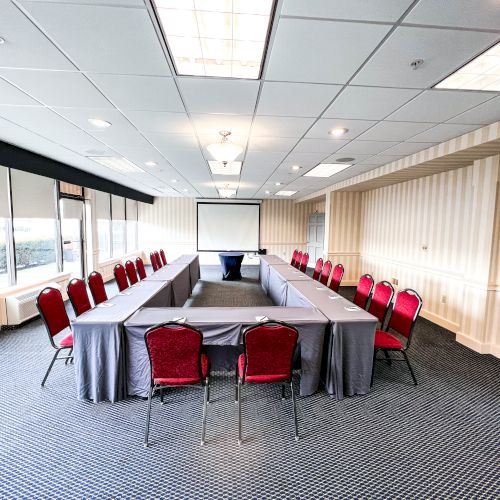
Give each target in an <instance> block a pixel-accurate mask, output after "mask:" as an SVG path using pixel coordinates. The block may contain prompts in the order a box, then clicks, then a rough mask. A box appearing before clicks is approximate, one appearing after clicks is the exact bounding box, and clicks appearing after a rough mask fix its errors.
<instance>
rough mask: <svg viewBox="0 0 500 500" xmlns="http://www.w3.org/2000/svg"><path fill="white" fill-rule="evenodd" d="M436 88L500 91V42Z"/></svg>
mask: <svg viewBox="0 0 500 500" xmlns="http://www.w3.org/2000/svg"><path fill="white" fill-rule="evenodd" d="M435 88H437V89H456V90H462V89H463V90H488V91H491V92H498V91H500V42H498V43H497V44H496V45H495V46H493V47H492V48H491V49H489V50H487V51H486V52H483V53H482V54H481V55H480V56H477V57H476V58H475V59H473V60H472V61H471V62H470V63H468V64H466V65H465V66H463V67H462V68H460V69H459V70H458V71H455V73H453V74H451V75H450V76H448V77H447V78H445V79H444V80H443V81H441V82H439V83H438V84H437V85H436V86H435Z"/></svg>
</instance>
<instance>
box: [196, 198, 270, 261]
mask: <svg viewBox="0 0 500 500" xmlns="http://www.w3.org/2000/svg"><path fill="white" fill-rule="evenodd" d="M199 205H228V206H230V205H250V206H258V207H259V221H258V224H259V225H258V231H259V234H258V237H257V247H258V248H257V250H231V251H233V252H242V253H258V252H259V250H260V206H261V204H260V202H258V203H238V202H221V201H198V202H196V251H197V252H227V251H228V250H227V248H226V249H221V250H200V245H199V238H198V235H199V234H200V232H199V231H200V228H199V216H198V215H199V212H198V206H199Z"/></svg>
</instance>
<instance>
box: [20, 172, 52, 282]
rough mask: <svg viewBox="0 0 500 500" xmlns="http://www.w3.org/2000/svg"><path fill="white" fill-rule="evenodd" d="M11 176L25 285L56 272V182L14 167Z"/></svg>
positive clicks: (21, 277)
mask: <svg viewBox="0 0 500 500" xmlns="http://www.w3.org/2000/svg"><path fill="white" fill-rule="evenodd" d="M10 175H11V185H12V211H13V217H14V220H13V222H14V224H13V225H14V242H15V252H16V253H15V256H16V270H17V284H24V283H29V282H34V281H39V280H41V279H44V278H46V277H48V276H50V275H53V274H55V273H56V272H57V262H56V260H57V259H56V211H55V197H54V185H55V184H54V183H55V181H54V180H52V179H48V178H47V177H41V176H39V175H34V174H30V173H27V172H22V171H21V170H14V169H12V170H11V172H10Z"/></svg>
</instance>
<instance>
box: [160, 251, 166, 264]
mask: <svg viewBox="0 0 500 500" xmlns="http://www.w3.org/2000/svg"><path fill="white" fill-rule="evenodd" d="M160 257H161V262H162V264H163V265H164V266H166V265H167V257H165V252H164V251H163V248H160Z"/></svg>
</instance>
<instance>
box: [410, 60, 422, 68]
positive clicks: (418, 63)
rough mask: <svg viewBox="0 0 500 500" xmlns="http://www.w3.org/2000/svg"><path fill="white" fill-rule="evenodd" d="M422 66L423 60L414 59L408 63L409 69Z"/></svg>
mask: <svg viewBox="0 0 500 500" xmlns="http://www.w3.org/2000/svg"><path fill="white" fill-rule="evenodd" d="M422 64H424V60H423V59H415V60H414V61H412V62H411V63H410V68H411V69H418V68H420V66H422Z"/></svg>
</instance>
